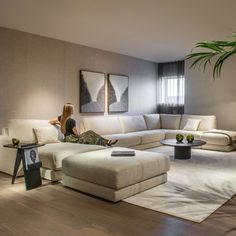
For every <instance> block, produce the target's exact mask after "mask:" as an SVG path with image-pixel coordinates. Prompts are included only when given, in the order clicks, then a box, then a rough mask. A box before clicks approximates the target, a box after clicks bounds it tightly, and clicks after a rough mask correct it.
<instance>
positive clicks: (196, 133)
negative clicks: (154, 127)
mask: <svg viewBox="0 0 236 236" xmlns="http://www.w3.org/2000/svg"><path fill="white" fill-rule="evenodd" d="M164 132H165V139H172V138H174V139H175V137H176V134H182V135H183V136H184V137H185V138H186V136H187V135H188V134H193V135H194V139H201V135H202V133H203V132H202V131H188V130H171V129H169V130H164Z"/></svg>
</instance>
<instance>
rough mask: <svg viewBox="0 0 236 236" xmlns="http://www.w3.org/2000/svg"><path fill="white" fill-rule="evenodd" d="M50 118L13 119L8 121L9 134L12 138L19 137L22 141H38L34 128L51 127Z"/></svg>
mask: <svg viewBox="0 0 236 236" xmlns="http://www.w3.org/2000/svg"><path fill="white" fill-rule="evenodd" d="M50 126H51V125H50V124H49V123H48V120H31V119H11V120H9V123H8V134H9V136H10V137H12V138H18V139H19V140H20V141H21V142H33V143H35V142H37V139H36V137H35V134H34V131H33V129H34V128H38V127H50Z"/></svg>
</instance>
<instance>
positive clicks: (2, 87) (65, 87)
mask: <svg viewBox="0 0 236 236" xmlns="http://www.w3.org/2000/svg"><path fill="white" fill-rule="evenodd" d="M81 69H87V70H91V71H99V72H104V73H118V74H125V75H128V76H129V83H130V84H129V113H130V114H139V113H152V112H155V111H156V80H157V64H156V63H152V62H148V61H144V60H140V59H136V58H132V57H128V56H124V55H120V54H116V53H111V52H107V51H102V50H98V49H93V48H89V47H85V46H81V45H76V44H72V43H67V42H63V41H59V40H55V39H50V38H45V37H41V36H36V35H32V34H28V33H24V32H19V31H15V30H10V29H5V28H1V27H0V114H1V116H0V128H2V127H3V126H5V125H6V124H7V120H8V119H9V118H32V119H49V118H50V117H53V116H56V115H58V114H60V112H61V109H62V105H63V104H64V103H65V102H67V101H70V102H72V103H74V104H75V107H76V111H77V112H78V110H79V70H81Z"/></svg>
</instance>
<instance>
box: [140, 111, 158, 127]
mask: <svg viewBox="0 0 236 236" xmlns="http://www.w3.org/2000/svg"><path fill="white" fill-rule="evenodd" d="M143 117H144V119H145V122H146V125H147V128H148V129H160V128H161V120H160V115H159V114H146V115H143Z"/></svg>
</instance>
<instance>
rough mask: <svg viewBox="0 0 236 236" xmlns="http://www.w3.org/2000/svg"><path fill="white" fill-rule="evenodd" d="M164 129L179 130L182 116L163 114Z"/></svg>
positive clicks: (162, 123)
mask: <svg viewBox="0 0 236 236" xmlns="http://www.w3.org/2000/svg"><path fill="white" fill-rule="evenodd" d="M160 117H161V128H162V129H179V125H180V120H181V115H169V114H161V115H160Z"/></svg>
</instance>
